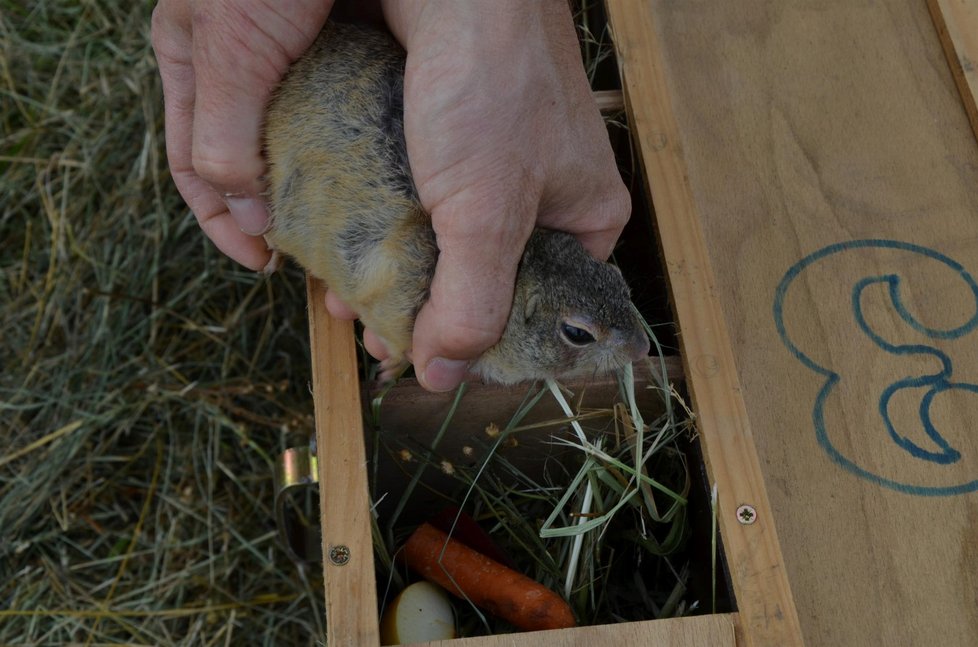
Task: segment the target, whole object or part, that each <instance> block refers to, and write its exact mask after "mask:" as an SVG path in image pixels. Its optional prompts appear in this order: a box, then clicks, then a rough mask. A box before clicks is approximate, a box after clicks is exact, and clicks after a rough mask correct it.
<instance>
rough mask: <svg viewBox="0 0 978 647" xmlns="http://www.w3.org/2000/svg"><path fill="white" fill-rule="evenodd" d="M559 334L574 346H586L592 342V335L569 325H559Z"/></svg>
mask: <svg viewBox="0 0 978 647" xmlns="http://www.w3.org/2000/svg"><path fill="white" fill-rule="evenodd" d="M560 332H561V334H563V335H564V339H566V340H567V341H568V342H570V343H572V344H574V345H575V346H586V345H587V344H590V343H591V342H593V341H594V335H592V334H591V333H589V332H588V331H586V330H584V329H583V328H578V327H577V326H572V325H570V324H569V323H562V324H560Z"/></svg>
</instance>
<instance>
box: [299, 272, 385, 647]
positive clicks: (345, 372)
mask: <svg viewBox="0 0 978 647" xmlns="http://www.w3.org/2000/svg"><path fill="white" fill-rule="evenodd" d="M306 283H307V298H308V303H309V339H310V344H311V346H312V374H313V377H312V383H313V403H314V406H315V413H316V443H317V456H318V459H319V461H318V462H319V493H320V496H319V500H320V510H321V511H322V517H321V518H322V528H323V569H324V577H325V580H326V642H327V644H329V645H331V646H332V647H336V646H338V645H350V646H351V647H369V646H371V645H380V630H379V626H378V619H377V602H376V600H377V591H376V583H375V577H374V557H373V542H372V541H371V535H370V499H369V496H368V492H367V470H366V462H367V460H366V454H365V451H364V440H363V418H362V415H361V407H360V381H359V377H358V372H357V355H356V343H355V341H354V337H353V323H352V322H350V321H340V320H337V319H333V318H332V317H330V316H329V313H328V312H327V311H326V296H325V295H326V292H325V288H324V287H323V285H322V283H321V282H320V281H318V280H316V279H313V278H311V277H309V278H308V279H307V282H306ZM338 493H342V494H341V495H338Z"/></svg>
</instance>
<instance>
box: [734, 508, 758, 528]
mask: <svg viewBox="0 0 978 647" xmlns="http://www.w3.org/2000/svg"><path fill="white" fill-rule="evenodd" d="M737 521H739V522H740V523H741V524H742V525H745V526H749V525H751V524H752V523H754V522H755V521H757V510H755V509H754V506H752V505H747V504H746V503H745V504H744V505H742V506H740V507H739V508H737Z"/></svg>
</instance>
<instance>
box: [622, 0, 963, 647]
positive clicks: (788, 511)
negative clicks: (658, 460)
mask: <svg viewBox="0 0 978 647" xmlns="http://www.w3.org/2000/svg"><path fill="white" fill-rule="evenodd" d="M636 4H637V3H636ZM629 6H632V3H629V2H626V1H625V0H619V1H618V2H614V3H611V7H613V8H616V11H613V15H612V18H613V20H614V26H615V30H616V33H617V35H618V37H619V39H620V40H621V39H622V37H623V35H625V36H627V38H626V40H625V42H624V44H625V45H626V47H625V51H624V54H625V58H624V60H623V65H624V66H625V79H626V81H627V82H628V86H627V88H626V89H627V91H628V95H629V99H630V102H631V107H632V111H633V113H635V114H636V117H637V119H636V122H635V123H634V124H633V126H634V128H635V129H636V137H637V138H638V139H639V143H640V144H641V145H642V147H643V152H644V153H645V157H646V163H647V165H648V170H649V174H650V176H651V181H652V191H653V195H654V199H655V204H656V209H657V211H658V217H659V218H660V231H661V233H662V236H663V241H662V242H663V247H664V248H665V252H666V254H667V258H669V270H670V273H671V274H670V276H671V280H672V282H673V286H674V288H676V283H677V281H678V282H680V285H682V284H684V283H693V288H694V289H693V291H694V292H696V291H699V292H702V293H704V294H706V295H708V296H705V297H701V299H704V300H707V301H713V300H715V301H717V302H718V303H719V305H720V308H721V313H720V314H719V315H717V314H716V313H714V312H713V311H712V310H710V309H709V308H708V307H704V308H703V310H699V309H698V308H699V305H698V302H697V301H696V298H697V297H696V295H695V294H694V295H692V296H690V295H688V294H685V293H684V292H682V290H683V289H685V288H678V289H676V290H675V299H676V302H677V304H676V305H677V310H679V313H680V317H679V326H680V329H681V338H682V339H683V340H684V341H685V342H686V344H687V348H689V344H690V337H691V336H693V337H699V336H700V334H701V333H702V331H707V332H713V331H716V330H726V331H727V334H728V336H729V341H730V343H731V344H732V351H733V360H734V361H735V365H736V367H737V370H738V375H739V384H740V385H741V386H742V389H743V391H742V393H743V398H744V402H745V404H746V410H747V414H748V416H749V429H751V430H752V431H753V441H754V442H755V443H756V445H757V451H758V454H759V456H760V459H761V466H762V468H763V471H764V481H765V483H766V485H767V491H768V495H769V497H770V501H771V507H772V508H773V512H774V514H775V520H776V524H777V531H778V536H779V537H780V538H781V547H782V552H783V554H784V559H785V564H786V565H787V569H788V577H789V581H790V583H791V590H792V593H793V595H794V599H795V602H796V605H797V610H798V614H799V619H800V621H801V626H802V631H803V634H804V639H805V642H806V644H807V645H809V646H810V647H818V646H822V645H826V646H829V645H831V646H833V647H834V646H837V645H942V646H951V645H955V646H961V647H964V646H969V647H970V646H972V645H974V644H975V637H976V636H978V603H976V591H978V542H976V541H975V538H976V537H978V492H975V488H976V487H978V483H976V479H978V434H975V433H974V431H973V429H974V420H976V419H978V397H976V394H978V386H976V385H978V344H976V343H975V342H976V341H978V339H976V333H975V330H976V329H978V322H976V321H975V318H974V315H975V313H976V311H978V291H976V289H975V284H974V282H973V279H971V276H972V275H974V274H975V273H976V272H978V246H976V245H975V240H978V218H976V217H975V214H976V213H978V146H976V142H975V139H974V137H972V136H971V133H970V132H969V130H970V126H969V123H968V120H967V118H966V115H965V112H964V111H963V110H962V109H961V103H960V96H959V94H958V92H957V90H956V88H955V86H954V81H953V79H952V78H951V74H950V73H949V71H948V67H947V64H946V62H945V60H944V56H943V53H942V51H941V45H940V43H939V40H938V38H937V35H936V33H935V31H934V29H933V25H932V22H931V19H930V17H929V15H928V11H927V8H926V5H925V4H924V3H914V2H905V1H904V0H876V1H875V2H870V1H868V0H867V1H863V0H855V1H854V0H830V1H826V2H818V3H812V2H810V1H807V0H785V1H783V2H778V3H773V2H771V3H757V2H752V1H750V0H727V1H726V2H698V1H690V2H668V1H666V0H649V1H647V2H644V3H641V4H640V5H639V6H641V7H642V8H643V10H644V12H645V13H647V14H649V16H650V18H648V19H651V17H654V19H655V22H656V24H655V25H654V27H649V25H648V23H646V27H645V31H646V32H647V33H648V35H646V36H644V38H647V39H648V40H647V42H646V44H645V45H644V46H643V44H642V43H641V41H640V38H642V37H640V36H639V34H638V33H635V30H636V24H637V23H639V21H644V20H647V19H646V18H644V17H642V16H641V15H638V14H639V13H641V12H639V11H638V10H637V9H633V10H631V11H627V9H628V7H629ZM656 29H657V31H656ZM653 45H654V46H655V47H657V48H659V50H660V51H661V58H659V59H655V58H650V59H640V58H639V54H638V53H636V52H635V51H629V50H630V49H631V48H636V47H638V48H640V49H641V48H643V47H646V48H650V47H651V46H653ZM631 57H634V58H631ZM643 60H644V62H643ZM656 66H658V67H656ZM636 67H638V68H648V70H647V71H645V72H643V73H641V74H644V75H645V76H639V77H638V78H636V77H635V76H634V74H636V72H635V68H636ZM633 88H634V89H633ZM653 102H657V103H653ZM663 104H665V107H664V108H663ZM659 110H667V111H668V114H671V115H673V116H674V117H675V119H676V124H675V125H677V126H678V131H675V130H673V129H672V126H673V125H672V124H669V123H668V122H666V125H669V126H670V128H663V127H662V126H661V124H662V122H663V121H664V118H663V117H662V116H657V115H656V113H657V111H659ZM670 157H674V158H677V159H678V160H679V162H677V164H678V163H683V166H682V167H681V168H680V169H676V168H673V169H672V170H671V171H669V169H668V167H667V168H666V169H665V172H664V169H663V166H664V165H665V164H666V163H667V161H664V160H663V158H666V160H668V158H670ZM683 172H685V173H687V174H688V175H686V179H687V181H683ZM676 201H678V202H679V203H680V209H685V210H684V211H683V210H681V211H679V213H678V214H676V213H672V211H671V210H672V206H671V205H672V204H673V202H676ZM677 217H678V218H680V219H681V220H686V219H688V220H692V221H695V222H696V223H698V225H699V227H700V228H701V230H702V242H703V244H705V247H706V251H707V262H708V263H709V264H710V265H712V267H713V268H714V270H715V272H716V273H715V274H714V275H712V277H711V276H710V275H709V274H708V273H704V270H703V265H701V264H700V262H701V260H702V259H701V257H700V256H699V255H698V253H697V252H696V250H694V252H693V253H692V254H691V255H689V256H686V257H681V258H678V259H677V258H675V256H669V254H670V247H672V248H673V249H682V244H683V241H680V242H679V243H678V244H679V247H678V248H677V247H676V245H677V243H676V242H675V241H674V240H672V239H670V240H667V239H666V237H667V236H672V237H673V238H675V237H676V233H675V232H674V231H673V229H674V228H675V227H677V226H678V225H680V224H682V222H679V223H676V222H674V220H675V219H676V218H677ZM949 259H951V260H949ZM955 263H960V266H958V265H956V264H955ZM964 271H968V272H970V273H971V274H964V273H963V272H964ZM897 281H899V283H898V282H897ZM779 288H780V289H779ZM689 299H693V304H687V305H686V306H685V309H683V308H682V307H681V305H680V301H681V300H689ZM687 360H688V363H689V367H690V372H691V380H692V381H693V385H694V388H697V389H698V388H699V387H698V386H697V384H701V383H702V382H703V381H704V379H705V380H706V381H710V378H709V377H708V376H706V377H704V371H706V372H709V373H713V372H714V370H718V371H723V370H725V369H727V368H728V362H729V360H730V358H729V355H728V354H727V353H726V352H725V351H724V352H722V353H721V354H720V355H719V361H718V363H717V364H716V365H714V364H712V363H703V364H702V365H698V362H705V360H702V359H701V358H700V356H699V355H697V353H696V351H692V352H690V354H689V356H688V357H687ZM714 366H716V367H717V368H716V369H714ZM952 371H953V372H952ZM713 379H714V380H715V379H717V378H713ZM696 395H697V398H698V399H700V391H698V390H697V393H696ZM698 405H699V407H698V408H699V411H700V413H701V415H702V414H703V412H704V411H705V410H706V409H707V408H708V407H707V406H706V403H704V402H703V401H702V400H701V399H700V401H699V403H698ZM734 413H735V414H738V415H739V413H740V411H739V410H736V408H735V410H734ZM884 414H885V415H884ZM888 421H889V423H890V424H891V425H892V427H891V428H887V422H888ZM704 422H705V421H704ZM714 422H715V423H716V424H719V425H721V426H723V425H725V424H726V423H727V422H728V421H726V420H718V421H714ZM730 423H731V424H732V425H733V426H734V433H739V431H738V429H739V427H738V425H739V418H734V419H733V420H732V421H730ZM718 433H719V434H721V435H723V434H725V432H724V431H723V430H722V429H721V430H720V431H719V432H712V433H711V432H709V431H708V430H707V429H704V432H703V436H704V441H705V443H706V445H707V447H708V448H709V449H710V454H711V456H710V459H711V461H712V467H713V471H714V474H715V475H716V477H717V480H718V481H719V482H720V491H721V497H722V494H723V489H724V483H725V481H724V480H723V479H722V472H718V470H717V457H716V453H715V452H714V451H713V449H712V445H711V444H712V443H714V441H715V438H716V436H717V434H718ZM742 440H743V442H745V443H746V442H748V441H749V440H750V439H749V438H746V437H745V438H742ZM730 442H733V440H732V439H731V440H730ZM952 450H953V451H952ZM724 460H728V459H724ZM729 476H730V475H728V477H729ZM721 503H722V505H723V506H726V505H729V499H728V500H726V501H725V500H724V499H722V498H721ZM728 513H729V508H725V507H722V509H721V514H722V515H723V517H721V518H722V519H723V518H725V517H726V515H727V514H728ZM746 530H747V529H745V531H746ZM726 539H727V548H728V549H730V550H729V552H730V553H732V554H731V555H730V556H731V558H732V559H733V560H735V561H733V562H732V563H731V567H732V568H731V570H732V572H733V577H734V578H735V585H736V584H737V582H738V581H742V579H743V577H744V576H745V575H747V576H750V575H752V573H749V572H746V573H745V572H743V571H742V570H741V569H740V568H739V567H738V562H737V561H736V560H738V559H739V556H738V555H737V554H736V552H735V551H736V550H739V549H737V548H735V547H734V546H731V543H730V540H731V537H730V536H729V533H728V536H727V537H726ZM750 593H751V595H753V592H750ZM738 594H739V591H738ZM738 597H739V599H738V603H739V604H740V610H741V617H742V620H743V621H744V623H745V625H746V626H748V627H749V625H750V623H751V611H750V610H749V609H748V608H747V607H745V606H744V605H745V602H746V601H749V600H750V598H747V599H746V600H745V598H744V597H743V596H740V595H739V596H738Z"/></svg>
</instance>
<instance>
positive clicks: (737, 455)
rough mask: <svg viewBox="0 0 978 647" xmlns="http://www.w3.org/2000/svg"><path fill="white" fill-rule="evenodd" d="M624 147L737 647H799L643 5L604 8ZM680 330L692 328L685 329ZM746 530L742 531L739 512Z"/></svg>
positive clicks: (623, 2) (650, 20)
mask: <svg viewBox="0 0 978 647" xmlns="http://www.w3.org/2000/svg"><path fill="white" fill-rule="evenodd" d="M608 9H609V16H610V22H611V27H612V30H613V34H614V36H613V37H614V42H615V46H616V48H617V50H618V58H619V64H620V65H621V68H622V78H623V83H624V88H625V97H626V103H627V105H628V110H629V117H630V123H631V127H632V132H633V140H635V141H636V142H637V145H638V148H639V152H640V154H641V157H642V160H643V163H644V166H645V168H646V171H647V173H648V176H649V179H650V182H651V191H652V201H653V203H654V206H655V210H656V214H657V221H658V226H659V227H658V228H659V238H660V241H661V246H662V250H663V258H664V261H665V264H666V269H667V273H668V275H669V282H670V288H671V293H672V301H673V303H674V307H675V312H676V317H677V321H678V322H679V323H680V342H681V344H682V352H683V357H684V361H685V365H686V375H687V384H688V386H689V389H690V392H691V395H692V398H693V405H694V411H695V414H696V420H697V428H698V430H699V433H700V436H701V438H702V441H703V443H702V444H703V455H704V457H705V459H706V463H707V470H708V472H709V476H710V479H711V481H712V482H713V483H715V484H716V487H717V492H718V517H719V526H720V530H721V532H722V534H723V542H724V548H725V554H726V559H727V564H728V567H729V571H730V575H731V579H732V584H733V589H734V595H735V596H736V599H737V607H738V609H739V611H740V619H741V621H742V626H741V627H740V630H741V637H742V638H743V643H744V644H746V645H779V646H781V645H784V646H787V645H799V644H801V636H800V628H799V625H798V617H797V614H796V612H795V608H794V602H793V601H792V594H791V590H790V588H789V585H788V580H787V574H786V572H785V569H784V562H783V559H782V555H781V551H780V547H779V543H778V538H777V532H776V528H775V525H774V522H773V515H772V513H771V508H770V505H769V502H768V497H767V494H766V491H765V488H764V481H763V477H762V474H761V468H760V464H759V461H758V456H757V454H756V452H755V449H754V443H753V441H752V432H751V428H750V422H749V420H748V418H747V412H746V410H745V404H744V401H743V398H742V397H741V390H740V385H739V383H738V378H737V373H736V365H735V363H734V358H733V354H732V351H731V343H730V339H729V338H728V336H727V330H726V327H725V326H724V323H723V311H722V308H721V302H720V300H719V299H718V298H717V294H716V290H715V287H714V286H715V284H716V280H715V278H714V274H713V269H712V266H711V262H710V258H709V254H708V252H707V249H706V243H705V239H704V236H703V230H702V227H701V226H700V221H699V217H698V215H697V213H696V209H695V205H694V201H693V196H692V193H691V188H690V185H689V182H688V170H687V168H686V165H685V161H684V159H683V157H682V152H681V149H680V147H679V145H678V143H679V136H680V134H679V125H678V123H677V121H676V116H675V115H674V114H673V110H672V106H671V104H670V102H669V101H668V96H669V87H668V85H667V74H666V68H665V65H664V58H663V47H662V46H661V43H660V41H659V38H658V36H657V31H656V26H655V19H654V17H653V15H652V13H650V12H649V7H648V5H646V4H645V3H638V2H629V1H627V0H616V1H611V2H609V3H608ZM685 321H695V322H696V324H695V325H692V326H686V325H683V322H685ZM742 506H749V510H747V511H746V512H744V513H743V514H745V515H748V516H749V520H750V522H751V523H749V524H745V523H741V522H740V519H739V518H738V515H739V514H740V513H738V510H741V509H742Z"/></svg>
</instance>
